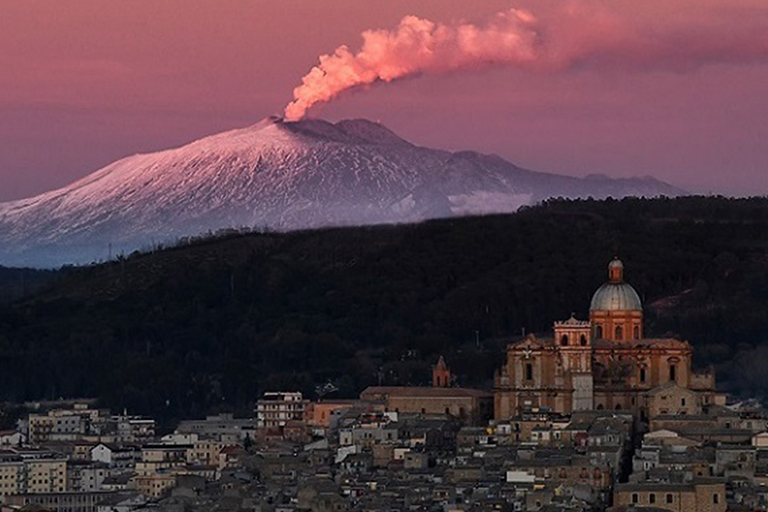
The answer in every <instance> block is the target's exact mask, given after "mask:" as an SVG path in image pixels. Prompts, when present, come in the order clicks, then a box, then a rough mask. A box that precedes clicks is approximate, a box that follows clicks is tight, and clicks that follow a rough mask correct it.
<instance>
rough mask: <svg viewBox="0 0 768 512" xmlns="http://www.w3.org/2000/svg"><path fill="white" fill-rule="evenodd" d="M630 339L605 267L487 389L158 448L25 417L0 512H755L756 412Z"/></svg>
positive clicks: (235, 430)
mask: <svg viewBox="0 0 768 512" xmlns="http://www.w3.org/2000/svg"><path fill="white" fill-rule="evenodd" d="M643 327H644V325H643V307H642V303H641V301H640V298H639V295H638V294H637V292H636V291H635V289H634V288H633V287H632V286H631V285H630V284H629V283H627V282H626V281H625V279H624V265H623V264H622V262H621V261H620V260H618V259H614V260H613V261H611V262H610V264H609V267H608V280H607V282H606V283H605V284H604V285H603V286H601V287H600V288H599V289H598V290H597V291H596V292H595V294H594V295H593V298H592V301H591V304H590V316H589V319H588V320H583V321H582V320H578V319H576V318H573V317H571V318H569V319H566V320H564V321H557V322H555V323H554V325H553V336H552V337H550V338H537V337H535V336H533V335H528V336H524V337H522V338H521V339H519V340H515V341H512V342H510V343H509V344H508V346H507V356H506V363H505V364H504V365H503V366H502V367H501V368H499V369H498V371H497V374H496V376H495V379H494V388H493V389H490V390H480V389H469V388H464V387H459V386H456V385H455V382H456V379H455V378H454V377H453V375H452V373H451V370H450V367H449V365H448V363H447V362H446V361H445V360H444V359H443V358H442V357H440V358H439V360H438V361H436V363H435V365H434V367H433V370H432V386H429V387H426V386H425V387H412V386H373V387H369V388H367V389H365V390H364V391H363V392H362V393H361V394H360V396H359V398H357V399H352V400H339V399H333V398H332V397H329V396H328V395H331V394H332V392H333V389H332V388H331V389H319V390H318V398H317V399H316V400H310V399H309V398H308V397H305V396H303V395H302V393H300V392H296V391H290V390H275V391H270V392H266V393H264V394H263V395H262V396H261V397H258V399H257V400H256V401H255V405H254V409H253V414H252V415H251V416H250V417H246V418H235V417H233V416H232V415H228V414H222V415H217V416H210V417H207V418H205V419H201V420H185V421H182V422H180V423H179V424H178V425H177V427H176V429H175V430H174V431H173V432H171V433H168V434H165V435H159V433H158V432H157V431H156V428H157V427H156V422H155V420H154V419H152V418H146V417H140V416H134V415H130V414H128V413H127V412H125V411H124V412H123V413H122V414H115V413H113V412H110V411H109V410H105V409H101V408H99V407H98V406H97V404H96V403H95V401H94V400H69V401H67V400H64V401H56V402H38V403H29V404H25V406H26V407H27V409H28V410H29V411H30V412H29V414H28V415H27V416H26V417H24V418H23V419H22V420H21V421H19V425H18V428H17V429H16V430H12V431H5V432H0V446H1V448H0V500H1V502H2V509H0V510H2V511H3V512H6V511H15V510H36V511H55V512H59V511H61V512H118V511H119V512H129V511H134V510H158V511H174V512H176V511H179V512H180V511H201V512H202V511H213V510H221V511H259V512H261V511H263V512H293V511H299V510H311V511H313V512H346V511H366V512H367V511H375V510H381V511H384V510H403V511H405V510H413V511H421V510H424V511H427V510H435V511H437V510H440V511H448V510H456V511H459V510H461V511H486V510H488V511H491V510H493V511H519V510H531V511H552V510H569V511H588V510H589V511H591V510H615V511H618V510H633V509H637V510H639V509H648V510H650V509H656V510H671V511H682V510H702V511H712V512H717V511H725V510H734V511H738V510H768V492H766V484H768V414H767V413H766V412H765V411H764V410H763V409H762V408H761V407H760V406H759V405H757V404H750V403H729V401H728V397H727V396H726V395H725V394H722V393H719V392H718V391H717V389H716V386H715V377H714V374H713V373H712V372H711V371H709V372H695V371H693V369H692V365H691V358H692V354H693V351H692V348H691V346H690V345H689V344H688V343H687V342H685V341H682V340H678V339H674V338H664V339H657V338H646V337H645V336H644V330H643Z"/></svg>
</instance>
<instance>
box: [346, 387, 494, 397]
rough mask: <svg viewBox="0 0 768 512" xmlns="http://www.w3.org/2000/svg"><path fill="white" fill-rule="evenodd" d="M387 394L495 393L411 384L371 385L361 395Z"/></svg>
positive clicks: (475, 395)
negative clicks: (413, 385)
mask: <svg viewBox="0 0 768 512" xmlns="http://www.w3.org/2000/svg"><path fill="white" fill-rule="evenodd" d="M365 395H387V396H395V397H414V398H468V397H469V398H487V397H492V396H493V394H492V393H490V392H488V391H481V390H479V389H470V388H430V387H411V386H370V387H368V388H366V389H365V390H364V391H363V392H362V393H360V396H361V397H362V396H365Z"/></svg>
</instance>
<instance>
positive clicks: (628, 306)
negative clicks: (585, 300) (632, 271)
mask: <svg viewBox="0 0 768 512" xmlns="http://www.w3.org/2000/svg"><path fill="white" fill-rule="evenodd" d="M642 309H643V303H642V302H641V301H640V296H639V295H638V294H637V292H636V291H635V289H634V288H632V286H631V285H629V284H627V283H623V282H622V283H605V284H604V285H602V286H601V287H600V288H598V289H597V291H596V292H595V294H594V295H593V296H592V303H591V304H590V306H589V310H590V311H639V310H642Z"/></svg>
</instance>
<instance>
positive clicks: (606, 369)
mask: <svg viewBox="0 0 768 512" xmlns="http://www.w3.org/2000/svg"><path fill="white" fill-rule="evenodd" d="M553 331H554V336H553V337H552V338H547V339H539V338H536V337H535V336H533V335H529V336H527V337H525V338H524V339H522V340H520V341H517V342H514V343H510V344H509V345H508V346H507V354H506V362H505V364H504V366H503V367H502V368H501V369H500V370H499V371H498V372H497V374H496V376H495V379H494V402H495V403H494V410H495V416H496V419H499V420H500V419H507V418H510V417H513V416H515V415H516V414H518V413H519V412H521V411H523V410H526V409H531V408H548V409H550V410H552V411H554V412H560V413H570V412H573V411H578V410H593V409H596V410H600V409H614V410H625V411H632V412H633V413H634V414H635V415H636V417H637V418H639V419H641V420H646V419H647V418H648V410H649V409H648V407H649V401H653V400H654V396H655V394H654V393H652V391H653V390H655V389H656V388H659V387H661V386H669V385H670V383H672V384H674V385H676V386H679V387H680V388H683V389H687V390H691V391H693V392H694V393H695V396H696V400H697V402H698V404H699V405H701V406H705V405H707V404H709V403H713V401H714V400H715V395H716V394H715V378H714V373H712V372H707V373H695V372H694V371H693V370H692V368H691V358H692V353H693V351H692V349H691V346H690V344H688V342H686V341H681V340H677V339H673V338H646V337H645V336H644V332H643V308H642V302H641V301H640V297H639V296H638V294H637V292H636V291H635V289H634V288H633V287H632V286H631V285H630V284H628V283H627V282H626V281H625V280H624V265H623V264H622V262H621V261H620V260H619V259H614V260H613V261H611V262H610V264H609V265H608V281H607V282H606V283H605V284H603V285H602V286H601V287H600V288H599V289H598V290H597V291H596V292H595V294H594V296H593V297H592V302H591V304H590V311H589V320H588V321H582V320H577V319H576V318H574V317H573V316H572V317H571V318H570V319H568V320H565V321H562V322H555V324H554V329H553Z"/></svg>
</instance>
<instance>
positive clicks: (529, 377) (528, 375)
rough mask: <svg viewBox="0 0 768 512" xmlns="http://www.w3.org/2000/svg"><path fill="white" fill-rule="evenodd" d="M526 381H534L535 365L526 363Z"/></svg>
mask: <svg viewBox="0 0 768 512" xmlns="http://www.w3.org/2000/svg"><path fill="white" fill-rule="evenodd" d="M525 380H533V365H532V364H531V363H525Z"/></svg>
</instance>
